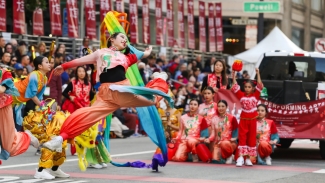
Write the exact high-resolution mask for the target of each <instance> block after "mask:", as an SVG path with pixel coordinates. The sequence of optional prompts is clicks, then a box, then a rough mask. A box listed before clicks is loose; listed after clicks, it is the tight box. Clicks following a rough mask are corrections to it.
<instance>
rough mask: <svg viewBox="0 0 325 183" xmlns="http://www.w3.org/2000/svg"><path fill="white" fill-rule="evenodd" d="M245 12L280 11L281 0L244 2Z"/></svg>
mask: <svg viewBox="0 0 325 183" xmlns="http://www.w3.org/2000/svg"><path fill="white" fill-rule="evenodd" d="M244 12H245V13H279V12H280V2H279V1H262V2H256V1H255V2H244Z"/></svg>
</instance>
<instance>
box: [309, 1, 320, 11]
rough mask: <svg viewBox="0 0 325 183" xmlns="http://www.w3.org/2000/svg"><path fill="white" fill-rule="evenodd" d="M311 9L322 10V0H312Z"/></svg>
mask: <svg viewBox="0 0 325 183" xmlns="http://www.w3.org/2000/svg"><path fill="white" fill-rule="evenodd" d="M311 9H312V10H316V11H321V10H322V0H312V1H311Z"/></svg>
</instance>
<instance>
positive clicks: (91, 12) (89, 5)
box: [85, 0, 97, 39]
mask: <svg viewBox="0 0 325 183" xmlns="http://www.w3.org/2000/svg"><path fill="white" fill-rule="evenodd" d="M85 15H86V35H87V36H88V38H89V39H96V38H97V34H96V6H95V0H85Z"/></svg>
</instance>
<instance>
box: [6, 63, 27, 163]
mask: <svg viewBox="0 0 325 183" xmlns="http://www.w3.org/2000/svg"><path fill="white" fill-rule="evenodd" d="M5 80H7V81H8V80H12V76H11V73H10V72H9V71H7V70H6V69H1V68H0V85H3V86H7V85H5V84H4V81H5ZM7 87H8V86H7ZM7 87H6V88H7ZM7 90H8V88H7ZM12 102H13V99H12V96H11V95H9V94H7V93H0V116H1V117H0V137H1V149H2V151H1V157H0V158H1V159H8V158H9V156H17V155H19V154H22V153H24V152H25V151H26V150H27V149H28V147H29V145H30V136H29V135H28V134H27V133H24V132H17V131H16V129H15V123H14V118H13V111H12V106H11V104H12ZM8 153H9V154H8Z"/></svg>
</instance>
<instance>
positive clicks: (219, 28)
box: [216, 3, 223, 51]
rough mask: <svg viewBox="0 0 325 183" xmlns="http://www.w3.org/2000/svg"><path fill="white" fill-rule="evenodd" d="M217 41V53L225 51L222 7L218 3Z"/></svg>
mask: <svg viewBox="0 0 325 183" xmlns="http://www.w3.org/2000/svg"><path fill="white" fill-rule="evenodd" d="M216 40H217V51H223V31H222V6H221V3H216Z"/></svg>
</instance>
